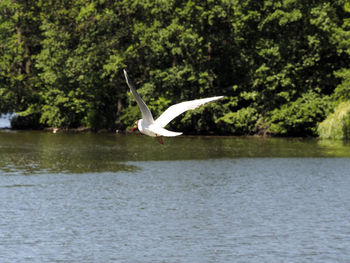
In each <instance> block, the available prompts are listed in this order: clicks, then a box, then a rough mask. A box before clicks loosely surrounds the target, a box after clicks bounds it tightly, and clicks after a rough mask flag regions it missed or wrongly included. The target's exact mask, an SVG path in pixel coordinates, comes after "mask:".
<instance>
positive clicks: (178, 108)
mask: <svg viewBox="0 0 350 263" xmlns="http://www.w3.org/2000/svg"><path fill="white" fill-rule="evenodd" d="M223 97H224V96H217V97H210V98H205V99H199V100H190V101H185V102H181V103H178V104H175V105H173V106H170V107H169V108H168V109H167V110H166V111H164V112H163V114H162V115H160V116H159V118H158V119H156V121H155V123H156V124H157V125H158V126H160V127H165V126H166V125H167V124H168V123H169V122H170V121H171V120H173V119H174V118H176V117H177V116H179V115H180V114H181V113H183V112H185V111H188V110H194V109H196V108H198V107H200V106H202V105H204V104H207V103H209V102H212V101H216V100H219V99H222V98H223Z"/></svg>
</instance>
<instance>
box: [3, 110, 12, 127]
mask: <svg viewBox="0 0 350 263" xmlns="http://www.w3.org/2000/svg"><path fill="white" fill-rule="evenodd" d="M13 116H14V114H13V113H8V114H0V129H4V128H10V127H11V118H12V117H13Z"/></svg>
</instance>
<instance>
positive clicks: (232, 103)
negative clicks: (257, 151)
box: [0, 0, 350, 136]
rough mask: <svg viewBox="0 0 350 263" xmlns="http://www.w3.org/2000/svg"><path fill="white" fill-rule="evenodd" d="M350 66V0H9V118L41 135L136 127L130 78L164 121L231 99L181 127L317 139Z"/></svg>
mask: <svg viewBox="0 0 350 263" xmlns="http://www.w3.org/2000/svg"><path fill="white" fill-rule="evenodd" d="M349 65H350V4H349V2H348V1H347V0H335V1H330V0H321V1H306V2H305V1H302V0H280V1H272V0H265V1H260V2H259V1H252V0H247V1H236V0H220V1H214V0H206V1H202V0H186V1H185V0H178V1H175V0H169V1H163V0H157V1H150V0H145V1H139V0H121V1H111V0H89V1H86V0H71V1H65V0H61V1H55V0H38V1H24V0H1V1H0V113H2V112H13V111H15V112H17V113H18V115H19V116H20V117H19V118H18V119H17V120H18V121H19V120H23V121H24V123H25V124H26V125H28V120H30V123H31V124H32V125H31V126H32V127H44V126H52V127H63V128H76V127H81V126H84V127H88V128H91V129H100V128H107V129H116V128H117V129H125V128H127V127H128V126H131V125H133V123H134V121H135V120H136V119H138V118H139V117H140V113H139V111H138V109H137V107H136V104H135V101H134V100H133V99H132V97H131V96H130V94H129V91H128V89H127V86H126V84H125V81H124V77H123V73H122V69H123V68H126V69H127V70H128V72H129V75H130V77H131V78H132V79H133V80H134V82H135V84H136V85H137V87H138V89H139V92H140V94H141V96H142V97H143V98H144V100H145V101H146V103H147V104H148V105H149V106H150V108H151V110H152V112H153V113H154V115H156V116H157V115H159V114H160V113H161V112H162V111H163V110H164V109H166V108H167V107H168V106H169V105H171V104H173V103H177V102H180V101H182V100H190V99H196V98H202V97H207V96H214V95H225V96H226V98H225V99H223V100H221V101H220V102H219V103H213V104H211V105H209V106H207V107H205V108H202V109H199V110H196V111H194V112H187V113H186V114H184V115H182V116H181V117H179V118H177V119H176V120H174V121H173V122H172V123H171V124H170V125H171V127H170V128H171V129H178V130H182V131H185V132H187V133H189V132H194V133H202V134H205V133H216V134H237V135H241V134H272V135H283V136H308V135H311V136H314V135H317V131H319V132H320V133H321V131H322V128H321V127H322V125H321V126H320V128H319V129H317V127H318V123H320V122H321V121H323V120H324V119H325V118H326V117H327V116H330V117H331V116H333V115H330V114H332V112H333V111H334V105H338V104H339V103H340V102H342V101H347V100H350V66H349ZM341 105H343V104H341ZM26 125H24V126H25V127H27V126H26ZM20 126H21V124H20V123H17V126H16V127H20Z"/></svg>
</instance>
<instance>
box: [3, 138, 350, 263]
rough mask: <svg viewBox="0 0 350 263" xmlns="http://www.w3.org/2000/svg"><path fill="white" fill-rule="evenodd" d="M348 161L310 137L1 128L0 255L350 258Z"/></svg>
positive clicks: (346, 149)
mask: <svg viewBox="0 0 350 263" xmlns="http://www.w3.org/2000/svg"><path fill="white" fill-rule="evenodd" d="M281 157H282V158H281ZM349 157H350V146H349V144H346V143H345V144H344V143H341V142H332V141H317V140H313V139H307V140H301V139H289V140H286V139H259V138H235V137H179V138H171V139H167V140H165V145H159V144H158V143H157V142H156V141H155V140H154V139H152V138H147V137H145V136H120V135H112V134H51V133H43V132H11V131H7V132H0V200H1V201H0V214H1V217H0V255H1V258H2V260H1V261H2V262H11V263H12V262H130V263H131V262H198V263H199V262H349V261H350V249H349V247H350V195H349V189H350V159H349Z"/></svg>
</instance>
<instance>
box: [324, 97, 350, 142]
mask: <svg viewBox="0 0 350 263" xmlns="http://www.w3.org/2000/svg"><path fill="white" fill-rule="evenodd" d="M318 132H319V134H320V137H321V138H325V139H346V140H349V139H350V101H348V102H342V103H340V104H339V105H338V106H337V107H336V108H335V110H334V113H333V114H330V115H329V116H328V117H327V119H325V120H324V121H323V122H321V123H320V125H319V126H318Z"/></svg>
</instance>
